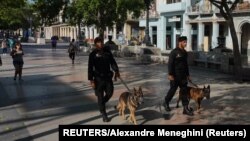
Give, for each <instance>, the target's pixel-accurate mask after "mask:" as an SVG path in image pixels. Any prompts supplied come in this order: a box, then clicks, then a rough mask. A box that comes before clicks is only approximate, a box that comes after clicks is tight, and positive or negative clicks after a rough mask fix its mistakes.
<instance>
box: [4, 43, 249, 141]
mask: <svg viewBox="0 0 250 141" xmlns="http://www.w3.org/2000/svg"><path fill="white" fill-rule="evenodd" d="M24 51H25V56H24V61H25V63H24V69H23V79H24V81H22V82H19V81H18V80H17V81H14V80H13V74H14V69H13V65H12V58H11V56H9V55H6V56H2V55H1V57H2V60H3V66H1V67H0V140H1V141H2V140H4V141H13V140H17V141H24V140H35V141H57V140H58V125H60V124H77V125H86V124H95V125H109V124H115V125H131V124H130V123H129V122H127V121H125V120H122V119H121V118H120V117H119V116H118V112H117V111H116V110H114V108H113V107H114V105H116V104H117V100H118V97H119V95H120V93H122V92H124V91H126V88H125V87H124V86H123V85H122V84H121V82H120V81H117V82H115V91H114V96H113V97H112V99H111V100H110V102H109V103H108V105H107V107H108V109H107V111H108V115H109V117H110V118H112V119H111V122H108V123H103V122H102V119H101V116H100V115H99V112H98V107H97V103H96V102H97V101H96V97H95V95H94V92H93V90H92V89H91V87H90V85H89V82H88V80H87V63H88V57H87V56H86V55H84V54H82V53H81V54H78V55H77V56H76V63H75V64H74V65H72V64H71V60H70V59H69V57H68V53H67V49H66V47H65V45H59V47H58V48H57V50H54V51H52V50H51V48H50V47H49V46H42V45H41V46H36V45H26V46H24ZM117 62H118V66H119V67H120V72H121V77H122V78H123V79H124V80H125V81H126V82H127V84H128V86H129V87H130V88H131V89H132V88H133V87H134V86H135V87H138V86H142V89H143V93H144V95H145V99H144V104H143V105H142V106H141V107H140V108H139V109H138V111H137V112H136V118H137V121H138V124H141V125H147V124H150V125H152V124H153V125H169V124H171V125H179V124H185V125H200V124H205V125H210V124H250V118H249V117H250V108H249V107H250V95H249V93H250V84H249V83H247V82H244V83H240V82H236V81H234V80H233V78H232V76H230V75H226V74H222V73H218V72H216V71H211V70H206V69H203V68H196V67H191V69H190V73H191V76H192V78H193V82H195V83H197V84H198V85H199V86H200V87H203V86H204V85H206V86H207V85H208V84H210V86H211V98H210V100H206V99H205V100H203V101H202V109H201V113H197V112H195V115H194V116H193V117H189V116H186V115H183V114H182V106H181V108H175V105H176V96H175V97H174V99H173V100H172V102H171V104H170V106H171V107H172V109H173V110H172V111H171V112H170V113H165V112H164V111H160V110H159V105H160V104H161V103H162V101H163V99H164V96H165V94H166V92H167V90H168V89H169V82H168V80H167V65H166V64H141V63H140V62H138V61H136V60H135V58H117ZM190 104H191V106H192V107H194V108H195V107H196V105H195V103H194V102H193V101H191V103H190ZM180 105H181V104H180ZM163 114H164V115H165V117H166V118H165V119H164V118H163V116H162V115H163Z"/></svg>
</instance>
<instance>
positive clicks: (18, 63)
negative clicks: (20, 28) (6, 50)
mask: <svg viewBox="0 0 250 141" xmlns="http://www.w3.org/2000/svg"><path fill="white" fill-rule="evenodd" d="M10 55H11V56H12V58H13V65H14V67H15V74H14V80H16V77H17V74H19V80H22V70H23V64H24V62H23V55H24V53H23V48H22V45H21V43H20V42H18V43H16V44H15V46H14V48H13V50H12V51H11V53H10Z"/></svg>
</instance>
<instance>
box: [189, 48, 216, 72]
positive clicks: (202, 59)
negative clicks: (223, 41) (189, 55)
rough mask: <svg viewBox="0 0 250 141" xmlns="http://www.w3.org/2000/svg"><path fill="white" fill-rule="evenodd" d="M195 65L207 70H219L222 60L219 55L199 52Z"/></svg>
mask: <svg viewBox="0 0 250 141" xmlns="http://www.w3.org/2000/svg"><path fill="white" fill-rule="evenodd" d="M194 64H195V65H196V66H200V65H201V66H203V67H206V68H215V69H219V68H220V67H221V60H220V56H219V54H214V53H212V52H210V53H205V52H199V53H198V57H197V58H196V59H194Z"/></svg>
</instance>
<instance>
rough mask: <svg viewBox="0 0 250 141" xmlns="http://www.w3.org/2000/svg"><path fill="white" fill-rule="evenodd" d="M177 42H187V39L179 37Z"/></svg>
mask: <svg viewBox="0 0 250 141" xmlns="http://www.w3.org/2000/svg"><path fill="white" fill-rule="evenodd" d="M178 41H179V42H182V41H187V37H186V36H181V37H179V39H178Z"/></svg>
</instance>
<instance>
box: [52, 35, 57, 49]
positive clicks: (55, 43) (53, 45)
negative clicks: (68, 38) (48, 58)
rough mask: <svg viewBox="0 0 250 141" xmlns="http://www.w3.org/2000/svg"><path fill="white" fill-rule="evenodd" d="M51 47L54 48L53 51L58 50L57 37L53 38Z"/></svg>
mask: <svg viewBox="0 0 250 141" xmlns="http://www.w3.org/2000/svg"><path fill="white" fill-rule="evenodd" d="M51 46H52V50H53V49H54V50H56V46H57V36H52V37H51Z"/></svg>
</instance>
